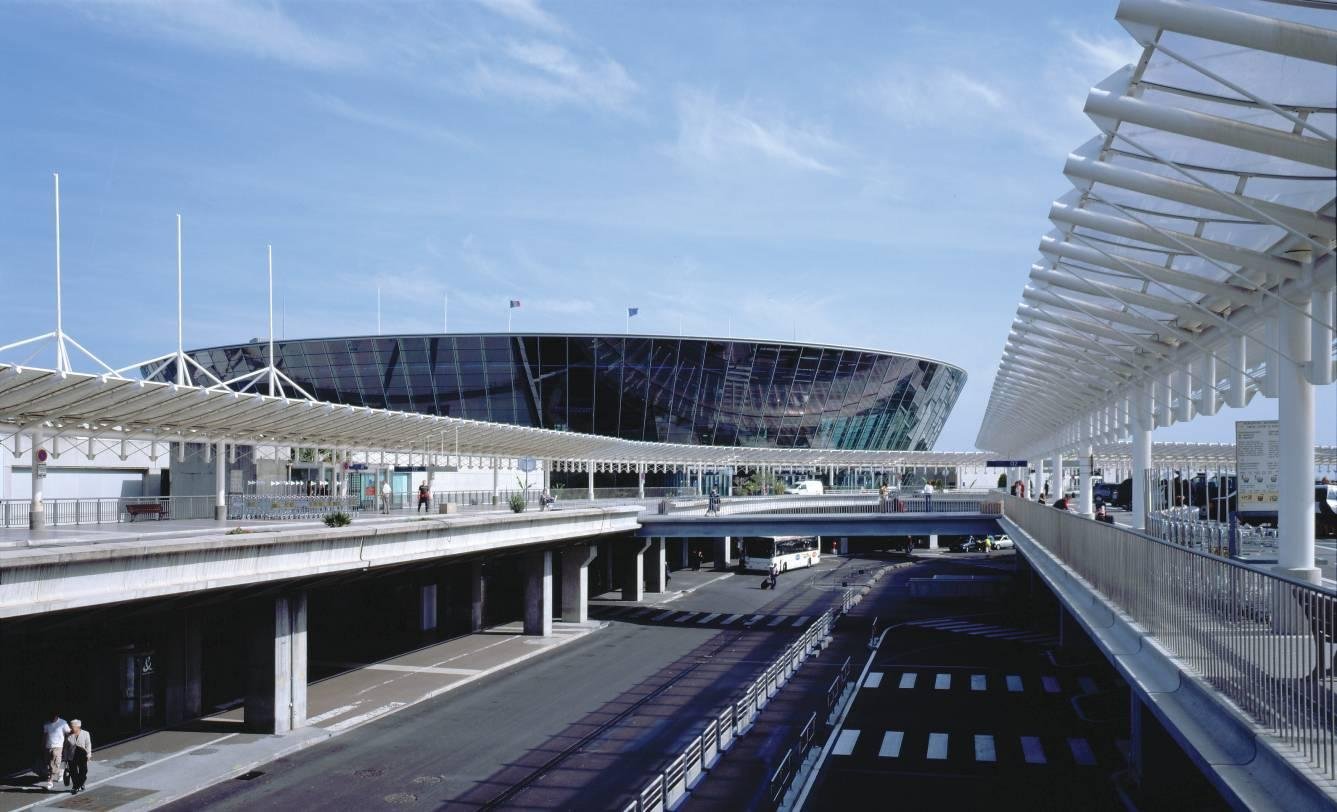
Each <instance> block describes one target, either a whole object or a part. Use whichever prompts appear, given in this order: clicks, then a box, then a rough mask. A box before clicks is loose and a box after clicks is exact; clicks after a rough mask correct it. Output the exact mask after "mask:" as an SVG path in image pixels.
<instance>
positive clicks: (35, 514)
mask: <svg viewBox="0 0 1337 812" xmlns="http://www.w3.org/2000/svg"><path fill="white" fill-rule="evenodd" d="M29 439H30V440H31V441H32V442H31V444H30V446H29V448H28V457H29V461H30V462H31V463H32V465H31V466H30V468H31V473H30V476H31V478H32V500H31V501H30V502H29V504H28V529H29V530H41V529H42V528H43V527H44V526H45V525H46V505H45V503H44V502H43V501H42V485H43V484H44V483H45V481H46V480H45V479H43V478H42V477H39V476H38V475H37V466H38V462H37V452H39V451H41V450H42V432H40V431H34V432H33V433H32V434H31V435H30V436H29Z"/></svg>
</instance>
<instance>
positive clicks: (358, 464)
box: [348, 462, 367, 471]
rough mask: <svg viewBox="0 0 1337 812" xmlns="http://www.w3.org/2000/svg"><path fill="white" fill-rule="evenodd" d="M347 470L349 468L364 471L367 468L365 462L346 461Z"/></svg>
mask: <svg viewBox="0 0 1337 812" xmlns="http://www.w3.org/2000/svg"><path fill="white" fill-rule="evenodd" d="M348 470H350V471H365V470H367V464H366V463H365V462H352V463H348Z"/></svg>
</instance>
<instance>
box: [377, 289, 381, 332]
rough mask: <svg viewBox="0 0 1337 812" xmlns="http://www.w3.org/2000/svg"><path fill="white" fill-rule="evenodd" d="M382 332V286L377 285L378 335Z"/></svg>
mask: <svg viewBox="0 0 1337 812" xmlns="http://www.w3.org/2000/svg"><path fill="white" fill-rule="evenodd" d="M380 334H381V286H380V285H377V286H376V335H380Z"/></svg>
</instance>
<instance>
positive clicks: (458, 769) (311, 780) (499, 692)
mask: <svg viewBox="0 0 1337 812" xmlns="http://www.w3.org/2000/svg"><path fill="white" fill-rule="evenodd" d="M859 568H861V567H859V566H857V565H856V564H855V563H851V562H849V561H845V560H840V559H834V558H827V559H826V560H825V561H823V563H822V565H821V566H819V567H818V568H815V569H813V570H806V571H801V572H796V573H791V574H789V575H787V576H785V577H782V578H781V579H780V585H779V588H778V589H777V590H776V591H774V592H772V591H769V590H761V589H760V588H759V583H760V581H761V576H760V575H734V576H731V577H728V578H723V579H720V580H717V581H714V582H711V583H707V584H705V585H704V586H701V587H700V588H699V589H696V590H695V591H693V592H690V593H686V594H681V595H680V596H677V593H669V594H668V595H666V596H663V597H670V598H673V597H675V596H676V599H674V600H672V602H666V603H664V604H663V605H662V606H661V607H660V608H658V609H655V610H653V611H650V612H643V613H642V612H640V609H645V608H648V607H649V606H650V604H644V605H642V606H640V607H639V608H638V609H637V610H635V611H625V609H626V605H624V604H621V603H620V602H617V601H599V602H596V603H595V604H594V605H593V606H592V614H593V615H594V617H596V618H598V617H600V616H603V617H606V618H608V622H609V624H610V625H609V628H607V629H605V630H604V631H601V632H599V633H597V634H594V635H590V636H588V637H587V638H585V639H583V640H580V641H577V642H574V643H571V644H569V645H567V646H564V647H563V648H562V649H560V650H558V651H556V652H554V653H552V654H550V655H548V656H546V657H544V658H541V659H539V660H537V661H531V663H530V664H527V665H525V666H523V667H520V668H516V669H512V670H509V671H505V672H502V673H501V674H499V675H498V676H496V677H495V678H492V679H490V680H489V681H486V682H482V683H478V684H475V685H473V686H469V687H466V688H461V689H459V690H458V691H456V692H454V693H452V694H451V695H450V696H449V697H448V698H447V697H442V698H440V699H436V700H428V701H427V702H424V703H420V704H418V705H415V706H413V707H412V708H410V709H407V710H405V711H401V712H400V713H398V714H396V715H394V716H391V717H386V718H382V719H379V720H377V721H375V722H372V723H369V724H367V725H365V726H363V727H361V728H359V729H358V730H357V731H356V732H354V733H352V734H349V735H347V736H344V737H341V738H338V739H335V740H333V741H331V742H329V743H326V744H322V745H319V746H317V747H314V748H312V749H310V750H306V751H303V752H302V753H300V754H298V755H296V756H292V757H289V758H284V759H279V760H278V761H275V762H273V763H271V764H268V765H265V766H262V767H260V768H258V770H257V772H259V773H260V774H259V775H257V776H253V777H251V778H249V779H248V780H244V781H229V782H226V783H224V784H219V785H215V786H214V787H212V788H210V789H207V790H205V791H203V792H200V793H197V794H195V795H193V796H190V797H187V798H185V799H183V800H181V801H179V802H177V803H176V804H173V805H171V806H169V807H168V808H169V809H179V810H187V809H197V808H200V807H202V806H206V805H207V806H209V807H210V808H216V809H221V810H243V809H245V810H250V809H291V808H302V809H331V810H333V809H348V808H371V807H381V806H384V805H387V804H390V805H410V804H411V805H414V806H415V807H417V808H427V807H428V806H433V807H439V806H442V805H450V806H452V808H454V807H458V808H518V807H528V808H571V807H586V808H606V807H609V806H611V805H613V803H614V801H615V800H616V799H618V798H622V797H626V796H629V794H630V793H631V792H633V791H635V790H637V789H639V788H640V787H641V786H642V785H644V783H645V782H646V781H648V780H649V778H650V777H651V776H652V775H653V774H654V773H655V772H656V771H657V770H659V769H661V768H662V767H663V766H664V764H665V763H666V762H667V761H668V760H670V759H671V758H672V757H673V756H674V755H676V753H677V752H678V751H679V750H680V749H681V747H682V745H683V743H684V742H685V741H686V740H687V739H689V738H690V737H691V736H693V735H695V734H696V733H697V732H699V729H700V727H701V726H702V725H703V724H704V721H705V719H706V717H707V716H708V715H710V714H713V713H717V712H718V710H719V709H720V708H721V707H722V706H723V705H724V704H725V703H726V702H728V701H732V700H734V699H736V698H737V694H739V693H741V691H742V689H743V688H744V686H745V685H746V684H747V683H748V682H750V680H751V679H752V678H753V677H754V676H755V675H756V674H757V673H759V672H760V671H761V670H763V669H764V668H765V666H766V665H767V663H768V662H769V661H770V660H771V659H772V658H773V657H774V656H776V655H778V653H779V652H780V651H781V650H782V649H783V648H784V647H785V646H786V645H787V644H788V642H789V641H791V640H792V639H794V637H795V636H796V635H797V634H798V632H799V630H800V628H801V627H802V625H805V624H804V623H801V621H802V619H803V618H804V617H815V616H816V615H819V614H820V613H821V612H822V611H824V610H825V609H826V608H827V607H828V606H829V605H830V604H831V603H832V602H833V601H834V600H836V599H837V598H838V596H839V594H840V589H839V583H840V580H841V579H842V578H843V577H846V575H847V574H848V573H850V571H851V570H855V569H859ZM675 576H676V577H675V579H674V583H672V584H670V589H672V588H674V587H678V588H681V587H682V586H683V585H684V583H685V582H692V583H702V582H704V581H707V580H710V579H712V578H715V577H717V576H716V574H712V573H705V572H703V573H689V572H681V573H675ZM648 597H649V598H650V599H651V600H653V599H655V598H656V597H659V596H648ZM670 610H671V611H670ZM665 612H668V614H664V613H665ZM631 615H636V616H635V617H631ZM711 615H717V616H716V617H713V618H712V617H710V616H711ZM731 615H739V616H740V617H739V618H737V619H736V620H735V621H733V622H732V623H728V624H726V623H724V621H725V620H727V618H728V617H729V616H731ZM624 616H625V617H624ZM753 616H759V618H758V619H757V620H756V621H754V622H752V623H750V624H749V623H747V621H748V620H749V619H751V618H752V617H753ZM707 618H709V620H707ZM777 618H779V620H777ZM808 622H811V621H808Z"/></svg>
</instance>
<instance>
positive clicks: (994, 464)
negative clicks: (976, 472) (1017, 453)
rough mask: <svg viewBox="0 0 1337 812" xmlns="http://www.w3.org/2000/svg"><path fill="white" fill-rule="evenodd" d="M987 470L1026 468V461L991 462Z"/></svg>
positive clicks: (988, 463)
mask: <svg viewBox="0 0 1337 812" xmlns="http://www.w3.org/2000/svg"><path fill="white" fill-rule="evenodd" d="M984 467H985V468H1025V467H1026V460H989V461H988V462H986V463H984Z"/></svg>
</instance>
